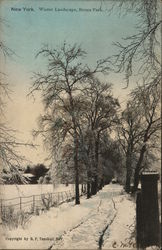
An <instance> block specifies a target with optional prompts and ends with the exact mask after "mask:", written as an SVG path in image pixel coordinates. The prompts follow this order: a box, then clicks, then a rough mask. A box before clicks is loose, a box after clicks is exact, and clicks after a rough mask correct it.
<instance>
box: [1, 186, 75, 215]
mask: <svg viewBox="0 0 162 250" xmlns="http://www.w3.org/2000/svg"><path fill="white" fill-rule="evenodd" d="M74 196H75V194H74V191H73V190H68V191H63V192H57V193H43V194H39V195H30V196H23V197H15V198H12V199H1V200H0V206H1V214H2V213H4V212H5V210H7V209H14V211H24V212H27V213H34V212H35V211H36V210H49V208H50V207H57V206H58V205H60V204H61V203H63V202H67V201H70V200H72V199H73V198H74Z"/></svg>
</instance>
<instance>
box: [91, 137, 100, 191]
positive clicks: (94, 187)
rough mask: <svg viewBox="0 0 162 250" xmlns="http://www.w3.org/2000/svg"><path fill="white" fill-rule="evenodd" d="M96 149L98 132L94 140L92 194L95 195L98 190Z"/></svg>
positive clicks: (97, 147)
mask: <svg viewBox="0 0 162 250" xmlns="http://www.w3.org/2000/svg"><path fill="white" fill-rule="evenodd" d="M98 150H99V134H97V138H96V140H95V163H94V164H95V175H94V181H93V183H92V194H93V195H95V194H96V193H97V191H98Z"/></svg>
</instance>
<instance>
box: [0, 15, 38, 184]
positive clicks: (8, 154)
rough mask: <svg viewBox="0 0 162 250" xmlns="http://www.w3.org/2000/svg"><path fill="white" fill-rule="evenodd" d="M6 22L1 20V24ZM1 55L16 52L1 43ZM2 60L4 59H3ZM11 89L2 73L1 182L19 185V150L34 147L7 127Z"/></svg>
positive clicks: (0, 102) (0, 114) (20, 159)
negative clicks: (7, 107)
mask: <svg viewBox="0 0 162 250" xmlns="http://www.w3.org/2000/svg"><path fill="white" fill-rule="evenodd" d="M2 22H4V20H2V19H0V23H2ZM0 53H1V55H2V56H3V57H11V56H13V55H14V52H13V51H12V50H11V49H10V48H8V47H7V46H6V45H5V44H4V43H3V42H2V41H0ZM1 58H2V57H1ZM10 95H11V89H10V86H9V84H8V83H7V76H6V74H5V73H4V72H1V71H0V164H1V182H7V183H8V182H9V183H18V182H25V179H24V178H23V175H22V173H21V171H20V169H21V164H22V162H23V161H24V160H25V157H24V156H21V155H20V153H19V149H20V147H21V146H32V147H34V145H33V144H32V143H24V142H21V141H20V140H18V139H17V138H16V136H15V134H16V132H17V131H16V130H14V129H12V128H10V127H9V126H8V125H7V121H6V117H5V106H6V102H7V101H8V100H9V99H10Z"/></svg>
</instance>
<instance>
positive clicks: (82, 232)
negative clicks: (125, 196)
mask: <svg viewBox="0 0 162 250" xmlns="http://www.w3.org/2000/svg"><path fill="white" fill-rule="evenodd" d="M120 192H121V187H119V186H116V187H115V186H114V187H113V188H112V189H111V188H110V187H109V186H107V187H105V188H104V190H103V191H101V192H99V193H98V194H97V195H96V197H93V198H92V199H93V200H94V201H95V202H94V209H92V210H91V211H90V213H89V214H88V216H87V218H86V219H85V218H84V220H83V221H82V222H81V223H80V225H78V226H77V227H74V228H73V229H71V230H69V231H68V232H66V233H65V234H64V235H62V236H61V238H60V239H59V240H57V241H55V242H54V244H53V245H52V246H51V249H79V248H82V249H88V248H89V247H90V249H98V248H101V246H102V244H103V236H104V233H105V231H106V229H107V227H108V225H109V224H111V223H112V221H113V219H114V218H115V215H116V209H115V208H114V202H113V200H112V198H113V197H115V196H119V194H120ZM85 239H86V240H85Z"/></svg>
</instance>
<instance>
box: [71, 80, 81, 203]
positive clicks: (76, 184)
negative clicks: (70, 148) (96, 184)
mask: <svg viewBox="0 0 162 250" xmlns="http://www.w3.org/2000/svg"><path fill="white" fill-rule="evenodd" d="M68 87H69V92H68V93H69V101H70V106H71V118H72V122H73V126H74V169H75V204H76V205H78V204H80V197H79V169H78V146H79V142H78V135H77V124H76V119H75V115H74V103H73V97H72V93H71V89H70V86H69V83H68Z"/></svg>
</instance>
